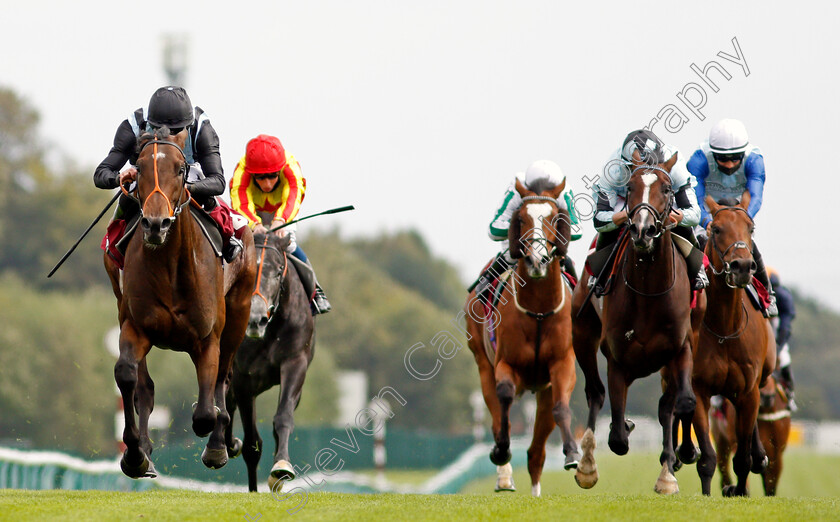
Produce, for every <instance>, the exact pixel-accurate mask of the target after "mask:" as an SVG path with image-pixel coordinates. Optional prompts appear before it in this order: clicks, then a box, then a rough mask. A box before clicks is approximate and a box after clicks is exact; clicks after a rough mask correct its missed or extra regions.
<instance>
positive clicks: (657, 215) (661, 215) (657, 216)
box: [627, 165, 677, 238]
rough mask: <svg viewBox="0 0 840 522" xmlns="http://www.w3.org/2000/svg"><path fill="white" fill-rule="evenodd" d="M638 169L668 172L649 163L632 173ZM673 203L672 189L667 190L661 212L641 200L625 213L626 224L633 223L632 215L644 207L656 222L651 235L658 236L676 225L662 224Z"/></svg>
mask: <svg viewBox="0 0 840 522" xmlns="http://www.w3.org/2000/svg"><path fill="white" fill-rule="evenodd" d="M639 170H658V171H660V172H664V173H665V174H668V171H667V170H665V169H663V168H660V167H657V166H651V165H649V166H644V167H636V168H635V169H633V174H635V173H636V172H637V171H639ZM668 175H669V176H670V174H668ZM673 204H674V191H673V190H669V191H668V203H667V204H666V205H665V208H664V209H663V210H662V212H659V211H658V210H656V208H654V206H653V205H651V204H650V203H645V202H644V201H643V202H641V203H639V204H638V205H636V206H635V207H633V208H632V210H630V213H629V214H627V223H628V225H632V224H633V217H634V216H636V214H638V213H639V211H640V210H644V209H646V210H647V211H648V212H650V213H651V214H653V216H654V217H653V219H654V221H655V222H656V234H655V235H654V236H652V237H653V238H658V237H659V236H661V235H662V233H663V232H665V231H666V230H671V229H672V228H674V227H675V226H677V223H676V222H674V223H668V224H667V225H664V224H663V223H665V221H666V220H667V219H668V215H669V214H670V213H671V206H672V205H673Z"/></svg>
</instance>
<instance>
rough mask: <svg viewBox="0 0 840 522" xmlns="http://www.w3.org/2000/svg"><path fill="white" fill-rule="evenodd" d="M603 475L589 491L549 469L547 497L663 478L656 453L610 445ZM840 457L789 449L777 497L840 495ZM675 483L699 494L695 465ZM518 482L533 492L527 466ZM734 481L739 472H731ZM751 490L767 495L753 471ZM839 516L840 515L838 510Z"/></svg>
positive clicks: (630, 490)
mask: <svg viewBox="0 0 840 522" xmlns="http://www.w3.org/2000/svg"><path fill="white" fill-rule="evenodd" d="M595 458H596V460H597V462H598V472H599V474H600V479H599V480H598V483H597V484H596V485H595V487H594V488H592V489H591V490H582V489H580V488H579V487H578V485H577V483H575V478H574V472H573V471H549V472H546V473H544V474H543V477H542V480H541V487H542V493H543V495H546V494H560V495H575V494H586V495H593V494H603V493H608V494H623V495H648V494H654V493H653V485H654V483H655V482H656V478H657V477H658V476H659V471H660V470H661V466H660V465H659V455H658V454H644V453H641V454H634V453H632V452H631V453H630V454H628V455H625V456H623V457H618V456H616V455H613V454H612V453H610V452H609V450H608V449H606V450H605V449H603V448H598V449H597V450H596V451H595ZM838 469H840V456H838V455H818V454H816V453H812V452H809V451H805V450H796V449H791V450H789V451H786V452H785V455H784V469H783V470H782V476H781V478H780V479H779V487H778V490H777V492H776V495H777V496H779V497H789V498H792V497H834V498H835V499H840V480H837V478H836V477H837V470H838ZM676 476H677V481H678V483H679V486H680V493H681V495H695V494H696V495H699V494H700V479H699V477H698V476H697V468H696V467H695V466H693V465H692V466H685V467H684V468H683V469H682V470H680V471H679V472H677V474H676ZM513 479H514V482H515V483H516V487H517V489H518V491H517V492H516V493H514V495H520V494H521V495H530V494H531V479H530V477H529V476H528V470H527V469H526V468H525V467H524V466H520V467H519V468H516V469H514V474H513ZM732 479H733V480H735V476H734V475H732ZM495 483H496V479H495V477H486V478H482V479H477V480H474V481H472V482H470V483H469V484H467V486H466V487H465V488H464V489H463V490H462V493H476V494H482V493H487V492H492V491H493V487H494V485H495ZM749 490H750V494H751V495H752V496H754V497H761V496H763V495H764V488H763V487H762V484H761V477H759V476H758V475H753V474H751V475H750V478H749ZM712 496H713V497H720V496H721V494H720V474H719V473H718V472H715V476H714V477H713V478H712ZM838 518H840V514H838Z"/></svg>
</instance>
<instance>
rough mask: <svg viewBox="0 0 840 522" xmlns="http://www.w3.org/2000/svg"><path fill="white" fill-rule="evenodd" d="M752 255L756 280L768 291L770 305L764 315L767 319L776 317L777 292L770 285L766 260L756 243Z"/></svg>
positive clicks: (777, 310)
mask: <svg viewBox="0 0 840 522" xmlns="http://www.w3.org/2000/svg"><path fill="white" fill-rule="evenodd" d="M752 255H753V260H754V261H755V264H756V269H755V278H756V279H758V281H759V282H760V283H761V284H762V285H764V288H766V289H767V298H768V301H769V303H768V304H767V308H766V309H765V310H764V313H765V315H766V316H767V317H776V316H777V315H779V309H778V307H776V292H774V291H773V284H772V283H770V278H769V277H768V276H767V271H766V270H765V269H764V259H762V257H761V252H759V251H758V247H757V246H756V244H755V241H753V250H752Z"/></svg>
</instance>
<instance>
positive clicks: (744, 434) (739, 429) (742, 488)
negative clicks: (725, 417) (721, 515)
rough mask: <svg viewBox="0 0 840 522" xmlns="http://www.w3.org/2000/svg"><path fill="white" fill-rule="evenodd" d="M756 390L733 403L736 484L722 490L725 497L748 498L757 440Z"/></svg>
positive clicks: (733, 460) (757, 400)
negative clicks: (754, 443) (749, 478)
mask: <svg viewBox="0 0 840 522" xmlns="http://www.w3.org/2000/svg"><path fill="white" fill-rule="evenodd" d="M758 402H759V394H758V389H757V388H756V389H754V390H751V391H750V392H749V393H747V394H745V395H742V396H741V397H739V398H738V402H737V403H735V412H736V414H735V433H736V436H737V438H738V449H736V450H735V457H734V458H733V459H732V470H733V471H734V472H735V477H736V478H737V480H738V482H737V484H736V485H735V486H729V487H727V488H725V489H724V490H723V495H724V496H726V497H732V496H739V497H740V496H749V491H747V477H748V475H749V473H750V468H751V467H752V445H753V440H754V439H755V438H757V433H756V432H757V429H758V428H757V427H756V418H757V417H758Z"/></svg>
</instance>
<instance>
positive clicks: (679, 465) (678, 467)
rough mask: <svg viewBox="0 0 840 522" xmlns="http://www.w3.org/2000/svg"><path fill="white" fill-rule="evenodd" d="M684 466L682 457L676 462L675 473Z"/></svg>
mask: <svg viewBox="0 0 840 522" xmlns="http://www.w3.org/2000/svg"><path fill="white" fill-rule="evenodd" d="M682 466H683V463H682V461H681V460H680V459H677V461H676V462H674V473H676V472H677V471H679V470H681V469H682Z"/></svg>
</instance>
